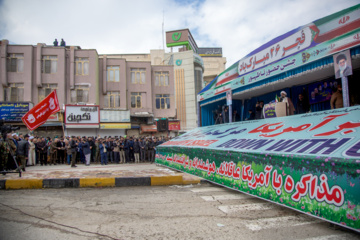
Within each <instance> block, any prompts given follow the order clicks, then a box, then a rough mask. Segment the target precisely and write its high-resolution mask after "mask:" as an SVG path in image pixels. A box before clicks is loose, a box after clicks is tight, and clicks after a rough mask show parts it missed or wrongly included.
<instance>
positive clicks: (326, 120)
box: [309, 113, 348, 131]
mask: <svg viewBox="0 0 360 240" xmlns="http://www.w3.org/2000/svg"><path fill="white" fill-rule="evenodd" d="M345 115H348V113H344V114H340V115H329V116H326V117H324V118H323V119H325V120H324V121H322V122H321V123H319V124H318V125H316V126H315V127H313V128H311V129H310V130H309V131H313V130H315V129H318V128H321V127H323V126H325V125H326V124H328V123H329V122H331V121H332V120H334V119H336V118H338V117H341V116H345Z"/></svg>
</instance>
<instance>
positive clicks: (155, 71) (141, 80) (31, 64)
mask: <svg viewBox="0 0 360 240" xmlns="http://www.w3.org/2000/svg"><path fill="white" fill-rule="evenodd" d="M162 51H163V50H162ZM0 55H1V59H0V66H1V68H0V82H1V84H0V103H1V104H5V105H6V106H8V107H6V111H8V113H9V114H6V113H5V112H2V111H0V117H2V118H4V119H5V121H6V123H8V124H12V125H17V126H20V127H21V129H20V132H24V133H25V132H28V130H27V129H26V127H25V125H24V124H23V123H22V122H21V117H20V118H19V117H18V118H16V119H15V118H13V119H11V118H10V117H11V114H12V115H14V114H13V113H14V112H16V111H18V112H19V110H16V109H15V105H18V103H24V104H25V105H26V104H28V105H26V106H27V108H24V109H29V108H31V106H34V105H36V104H37V103H39V102H40V101H41V100H42V99H43V98H45V97H46V96H47V95H48V94H49V93H50V92H52V91H53V90H56V91H57V95H58V99H59V103H60V106H61V108H62V111H61V112H60V113H58V114H56V116H52V119H50V120H49V121H48V122H46V123H45V124H44V125H42V126H41V127H39V128H38V129H36V130H35V132H34V134H36V135H44V136H52V137H54V136H62V135H81V136H84V135H86V136H97V135H100V136H123V135H131V136H132V135H150V134H151V135H168V134H170V135H172V136H175V135H177V132H178V130H179V128H178V127H177V128H176V129H175V130H174V129H167V130H166V131H164V132H158V131H157V127H156V120H157V119H166V120H167V121H169V122H172V123H173V124H169V125H174V124H175V125H177V123H178V121H177V119H176V105H175V83H174V70H173V69H174V67H173V65H169V64H166V65H164V64H159V65H153V64H152V61H151V54H132V55H131V54H129V55H99V54H98V53H97V51H96V50H94V49H81V48H80V47H78V46H65V47H59V46H49V45H46V44H37V45H36V46H32V45H13V44H9V42H8V40H2V41H1V43H0ZM163 55H164V54H163ZM11 104H14V107H11V106H12V105H11ZM5 105H4V106H5ZM2 109H3V110H4V111H5V108H2ZM88 111H90V113H91V114H93V115H91V116H92V118H91V120H89V119H87V118H78V119H75V118H74V117H73V116H77V115H80V114H82V113H83V112H88ZM89 116H90V115H89ZM96 116H98V117H96ZM95 118H96V120H95Z"/></svg>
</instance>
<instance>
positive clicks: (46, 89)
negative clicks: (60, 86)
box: [39, 84, 57, 102]
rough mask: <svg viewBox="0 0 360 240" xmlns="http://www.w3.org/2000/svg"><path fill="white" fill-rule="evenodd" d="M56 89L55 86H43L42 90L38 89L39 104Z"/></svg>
mask: <svg viewBox="0 0 360 240" xmlns="http://www.w3.org/2000/svg"><path fill="white" fill-rule="evenodd" d="M56 89H57V84H43V87H42V88H39V102H40V101H42V100H43V99H44V98H46V97H47V96H48V95H49V94H50V93H51V92H52V91H54V90H56Z"/></svg>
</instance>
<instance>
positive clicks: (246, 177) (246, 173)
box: [241, 165, 254, 182]
mask: <svg viewBox="0 0 360 240" xmlns="http://www.w3.org/2000/svg"><path fill="white" fill-rule="evenodd" d="M253 176H254V171H253V170H252V169H251V165H248V166H243V168H242V175H241V179H242V180H243V181H244V182H249V181H251V180H252V178H253Z"/></svg>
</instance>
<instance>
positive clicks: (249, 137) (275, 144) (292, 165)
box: [156, 107, 360, 232]
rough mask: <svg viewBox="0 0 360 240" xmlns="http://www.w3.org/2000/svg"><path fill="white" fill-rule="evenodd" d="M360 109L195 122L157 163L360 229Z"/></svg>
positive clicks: (164, 146)
mask: <svg viewBox="0 0 360 240" xmlns="http://www.w3.org/2000/svg"><path fill="white" fill-rule="evenodd" d="M359 120H360V107H350V108H343V109H337V110H331V111H324V112H316V113H309V114H302V115H296V116H289V117H281V118H269V119H266V120H256V121H248V122H236V123H230V124H222V125H213V126H207V127H201V128H196V129H194V130H192V131H190V132H187V133H186V134H184V135H181V136H179V137H177V138H174V139H173V140H172V141H169V142H166V143H164V144H162V145H160V146H158V147H157V152H156V162H157V163H159V164H162V165H164V166H168V167H171V168H174V169H177V170H180V171H183V172H187V173H190V174H193V175H196V176H199V177H202V178H204V179H207V180H209V181H211V182H214V183H217V184H220V185H223V186H225V187H228V188H231V189H234V190H237V191H241V192H244V193H247V194H250V195H253V196H256V197H259V198H262V199H265V200H268V201H271V202H275V203H277V204H281V205H283V206H286V207H289V208H292V209H295V210H297V211H301V212H304V213H306V214H308V215H311V216H314V217H317V218H320V219H323V220H327V221H330V222H333V223H336V224H339V225H342V226H345V227H348V228H351V229H353V230H355V231H358V232H359V231H360V230H359V229H360V214H359V213H360V134H359V133H358V131H359V130H360V121H359Z"/></svg>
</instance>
